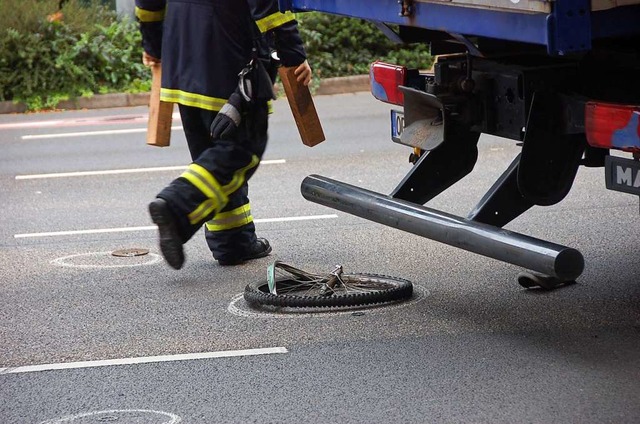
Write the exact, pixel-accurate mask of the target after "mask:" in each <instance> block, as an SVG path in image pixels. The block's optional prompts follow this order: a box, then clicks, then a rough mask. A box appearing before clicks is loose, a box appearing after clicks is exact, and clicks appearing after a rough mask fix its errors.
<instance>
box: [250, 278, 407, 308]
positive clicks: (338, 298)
mask: <svg viewBox="0 0 640 424" xmlns="http://www.w3.org/2000/svg"><path fill="white" fill-rule="evenodd" d="M344 277H345V278H353V279H357V278H360V279H362V280H366V279H378V280H384V282H385V283H390V284H392V285H393V287H391V288H388V289H384V290H376V291H372V292H367V293H335V294H333V295H331V296H320V295H318V296H297V295H288V294H277V295H274V294H271V293H270V292H269V288H268V284H267V281H266V280H261V281H257V282H254V283H250V284H248V285H247V286H246V287H245V289H244V299H245V301H246V302H247V303H249V304H252V305H262V306H279V307H290V308H305V307H346V306H361V305H370V304H375V303H385V302H392V301H397V300H401V299H406V298H409V297H411V295H412V294H413V284H411V282H410V281H409V280H405V279H403V278H398V277H391V276H388V275H379V274H345V275H344ZM276 284H277V283H276Z"/></svg>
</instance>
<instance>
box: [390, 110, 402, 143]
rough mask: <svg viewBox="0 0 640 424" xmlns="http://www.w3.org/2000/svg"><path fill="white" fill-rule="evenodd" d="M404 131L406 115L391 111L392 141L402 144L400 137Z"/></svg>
mask: <svg viewBox="0 0 640 424" xmlns="http://www.w3.org/2000/svg"><path fill="white" fill-rule="evenodd" d="M403 131H404V113H402V112H400V111H399V110H393V109H392V110H391V139H392V140H393V141H395V142H396V143H400V137H401V136H402V132H403Z"/></svg>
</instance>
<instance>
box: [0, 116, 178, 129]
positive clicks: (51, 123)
mask: <svg viewBox="0 0 640 424" xmlns="http://www.w3.org/2000/svg"><path fill="white" fill-rule="evenodd" d="M172 119H173V120H175V121H180V114H179V113H178V112H174V113H173V115H172ZM148 120H149V114H136V115H108V116H90V117H89V116H88V117H82V118H70V119H50V120H47V121H28V122H9V123H6V124H0V130H11V129H20V128H48V127H80V126H87V125H96V124H100V125H108V124H115V125H122V124H130V123H136V122H143V123H144V122H147V121H148Z"/></svg>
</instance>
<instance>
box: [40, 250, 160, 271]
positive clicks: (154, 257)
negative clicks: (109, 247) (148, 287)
mask: <svg viewBox="0 0 640 424" xmlns="http://www.w3.org/2000/svg"><path fill="white" fill-rule="evenodd" d="M90 257H97V258H99V259H101V258H102V259H103V260H108V259H113V255H112V252H94V253H80V254H77V255H69V256H65V257H63V258H58V259H54V260H52V261H51V264H52V265H57V266H63V267H68V268H81V269H96V268H102V269H106V268H133V267H139V266H149V265H155V264H157V263H160V262H162V256H160V255H158V254H155V253H151V252H149V253H148V254H146V255H144V259H147V261H146V262H140V263H129V262H128V261H127V262H126V263H121V264H118V265H99V264H74V263H71V261H72V260H73V259H78V258H90Z"/></svg>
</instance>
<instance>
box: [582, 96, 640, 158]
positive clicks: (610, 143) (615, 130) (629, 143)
mask: <svg viewBox="0 0 640 424" xmlns="http://www.w3.org/2000/svg"><path fill="white" fill-rule="evenodd" d="M584 120H585V131H586V133H587V141H588V142H589V144H590V145H591V146H593V147H600V148H605V149H618V150H624V151H627V152H640V106H631V105H617V104H612V103H599V102H587V104H586V106H585V109H584Z"/></svg>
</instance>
